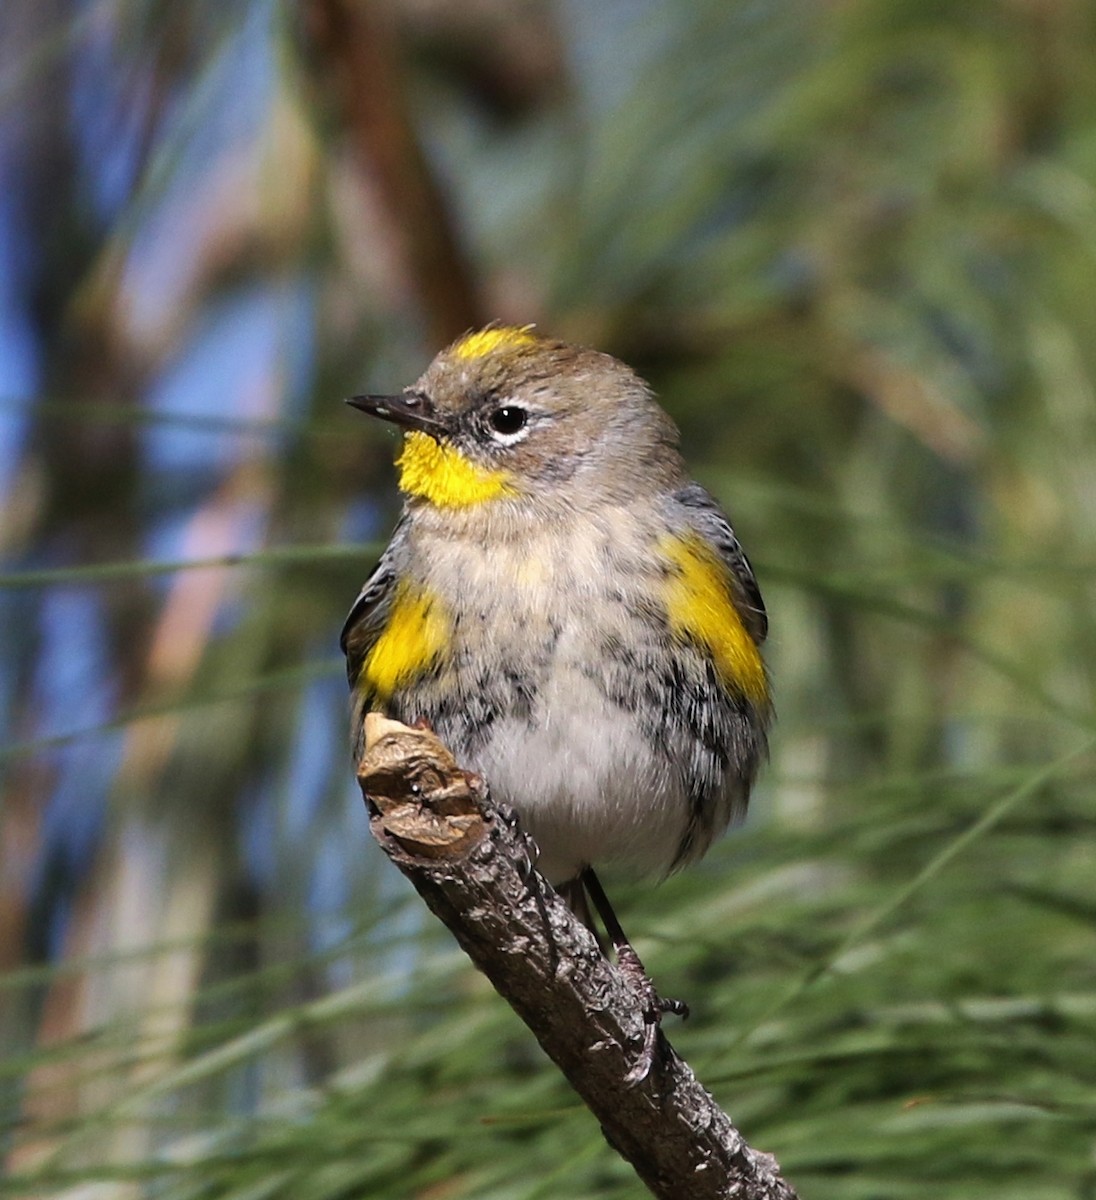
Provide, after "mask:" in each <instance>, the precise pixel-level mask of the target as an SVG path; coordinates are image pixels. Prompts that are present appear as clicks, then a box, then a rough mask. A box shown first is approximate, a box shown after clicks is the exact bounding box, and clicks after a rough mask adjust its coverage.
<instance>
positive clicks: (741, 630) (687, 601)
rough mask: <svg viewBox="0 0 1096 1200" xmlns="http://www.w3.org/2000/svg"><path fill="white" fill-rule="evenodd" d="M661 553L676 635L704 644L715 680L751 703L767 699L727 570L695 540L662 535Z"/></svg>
mask: <svg viewBox="0 0 1096 1200" xmlns="http://www.w3.org/2000/svg"><path fill="white" fill-rule="evenodd" d="M658 549H659V551H660V553H661V554H662V555H663V556H664V557H665V558H667V559H669V561H670V562H671V563H672V564H673V565H674V568H675V570H674V572H673V574H672V575H671V576H670V577H669V579H668V580H667V581H666V612H667V615H668V616H669V618H670V628H671V629H672V630H673V632H674V634H675V635H676V636H678V637H685V638H688V639H689V640H690V641H692V642H696V643H698V644H699V645H700V646H703V647H704V648H705V649H706V650H707V651H708V653H709V654H711V656H712V658H713V659H714V661H715V667H716V670H717V671H718V672H719V675H720V678H721V679H722V680H723V682H724V683H725V684H726V685H727V686H728V687H729V688H731V689H732V690H734V691H736V692H739V693H740V694H742V695H744V696H745V697H746V698H747V699H748V700H752V701H753V702H754V703H755V704H764V703H766V702H767V700H768V695H769V688H768V683H767V681H766V679H765V664H764V663H763V662H762V660H761V652H760V651H759V650H758V648H757V643H756V642H755V641H754V640H753V638H752V637H750V634H749V631H748V630H747V629H746V626H745V625H744V624H743V623H742V618H741V617H740V616H739V615H738V609H736V608H735V605H734V601H733V599H732V598H731V597H732V584H731V580H730V577H729V575H728V572H727V568H726V567H724V565H723V564H722V563H721V562H720V561H719V559H718V558H717V557H716V555H715V554H714V553H713V552H712V551H711V550H709V549H708V547H707V546H706V545H705V544H704V543H703V542H702V541H701V540H700V538H698V537H695V536H693V537H684V538H678V537H665V538H662V539H661V541H660V542H659V546H658Z"/></svg>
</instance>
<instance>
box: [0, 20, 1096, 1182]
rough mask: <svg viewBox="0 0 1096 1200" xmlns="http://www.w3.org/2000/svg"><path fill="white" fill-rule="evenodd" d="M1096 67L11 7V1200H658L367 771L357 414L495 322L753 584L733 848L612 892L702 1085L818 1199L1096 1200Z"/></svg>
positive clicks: (929, 44) (385, 514)
mask: <svg viewBox="0 0 1096 1200" xmlns="http://www.w3.org/2000/svg"><path fill="white" fill-rule="evenodd" d="M378 14H380V15H379V16H378ZM385 14H388V15H390V16H391V18H392V19H391V21H389V20H387V19H385ZM343 19H345V20H346V21H347V22H348V24H346V25H345V26H340V25H339V24H338V21H339V20H343ZM355 22H359V24H355ZM370 22H375V24H373V25H372V26H370V24H369V23H370ZM339 29H343V30H344V32H345V30H349V31H350V33H351V34H355V33H356V34H361V32H362V30H364V31H365V33H366V34H368V37H367V38H366V39H365V41H362V40H361V38H360V37H357V38H356V37H355V36H343V37H341V38H340V37H339V36H337V34H338V30H339ZM333 30H335V32H336V35H335V36H333V35H332V31H333ZM370 49H371V50H372V51H373V52H374V54H375V56H376V55H378V54H379V61H380V62H381V63H383V64H384V66H385V70H386V79H385V86H384V87H383V88H382V87H376V88H373V89H372V90H371V89H370V87H369V85H370V83H371V82H373V81H372V80H371V79H362V78H361V76H360V71H357V72H356V71H355V69H354V64H355V63H356V62H359V61H361V60H359V59H355V57H354V54H355V53H356V52H357V51H364V50H370ZM1094 56H1096V10H1094V9H1093V7H1092V5H1091V4H1089V3H1087V0H972V2H971V3H967V4H961V5H950V4H941V3H925V2H924V0H835V2H833V3H829V4H818V3H815V2H813V0H730V2H728V0H691V2H690V0H661V2H655V0H627V2H624V0H613V2H609V3H603V4H597V5H584V4H580V3H578V0H558V2H557V3H554V4H549V3H547V2H546V0H543V2H538V0H522V2H520V3H489V2H487V0H483V2H481V3H477V4H474V5H466V4H461V5H458V4H456V3H453V2H451V0H404V2H403V3H401V4H392V5H391V6H384V5H372V6H364V5H359V6H354V5H350V4H339V3H337V2H335V0H327V2H320V0H308V2H304V0H302V3H300V4H299V5H293V4H288V3H285V4H276V3H274V2H273V0H245V2H242V3H239V4H234V5H225V4H212V3H207V2H206V0H189V2H188V3H185V4H165V3H161V2H159V0H79V2H77V0H33V2H32V0H12V2H10V3H8V4H6V5H4V6H3V8H2V9H0V489H2V492H3V496H4V502H3V508H2V511H0V548H2V550H3V553H4V559H5V563H4V567H3V575H2V577H0V584H2V588H0V608H2V614H0V616H2V619H0V656H2V661H3V669H2V671H0V720H2V721H3V728H4V735H5V736H4V745H3V748H2V750H0V762H2V765H3V769H4V772H5V779H4V792H3V806H2V808H0V968H3V969H4V971H5V972H6V973H5V974H4V975H3V977H0V1045H3V1047H4V1051H3V1059H2V1060H0V1079H2V1081H3V1082H2V1086H0V1119H2V1121H3V1129H4V1131H5V1132H4V1139H5V1142H4V1151H5V1160H6V1164H7V1173H6V1177H5V1178H4V1179H3V1180H2V1181H0V1194H2V1195H36V1196H38V1195H49V1194H61V1193H66V1194H67V1193H71V1194H73V1195H75V1194H80V1195H90V1194H94V1195H95V1196H96V1197H103V1196H112V1197H113V1196H116V1195H117V1196H138V1195H149V1196H157V1197H170V1198H172V1200H183V1198H189V1197H234V1198H240V1200H243V1198H244V1197H247V1198H249V1200H251V1198H254V1200H258V1198H260V1197H289V1196H292V1197H293V1198H294V1200H311V1198H313V1197H315V1198H316V1200H319V1198H321V1197H322V1198H329V1197H349V1196H370V1197H415V1198H417V1200H459V1198H460V1197H476V1198H478V1200H534V1198H535V1197H549V1196H557V1195H566V1196H571V1197H582V1198H586V1197H589V1198H593V1197H597V1198H599V1200H601V1198H606V1200H607V1198H610V1197H625V1196H636V1195H638V1194H639V1190H640V1189H639V1185H638V1184H637V1183H636V1181H635V1180H634V1178H633V1177H632V1176H631V1174H630V1172H629V1170H628V1168H626V1167H625V1166H624V1165H623V1164H622V1163H620V1162H619V1161H617V1159H616V1158H615V1156H614V1155H613V1154H612V1153H611V1151H609V1150H608V1148H607V1147H606V1146H605V1145H604V1142H603V1140H602V1138H601V1135H600V1133H599V1131H598V1129H597V1128H596V1126H595V1124H594V1122H593V1121H592V1120H591V1118H590V1117H589V1115H588V1114H587V1113H586V1112H585V1111H584V1110H582V1109H581V1108H580V1107H579V1106H578V1105H577V1104H576V1102H575V1100H574V1098H573V1096H572V1095H571V1094H570V1093H569V1091H568V1089H567V1088H566V1086H565V1085H564V1084H563V1083H562V1082H561V1081H560V1079H559V1078H558V1077H557V1074H556V1072H555V1071H554V1069H552V1068H551V1067H550V1066H549V1065H548V1064H547V1063H546V1061H545V1060H544V1059H543V1057H542V1056H541V1054H540V1053H539V1051H538V1050H537V1048H536V1046H535V1045H534V1044H533V1043H532V1041H531V1038H530V1036H529V1035H528V1034H527V1032H526V1031H525V1030H524V1028H523V1027H522V1026H521V1025H520V1024H519V1022H518V1021H517V1020H516V1018H515V1017H514V1016H513V1015H512V1014H511V1013H510V1012H509V1011H508V1010H507V1009H506V1008H505V1006H504V1005H503V1004H502V1002H501V1001H500V1000H498V998H497V997H495V996H494V994H493V993H492V992H491V991H490V989H489V988H488V987H487V985H486V984H485V983H484V982H483V981H482V980H481V979H480V978H479V977H477V976H476V975H475V974H474V973H473V972H472V971H471V969H470V968H469V967H467V965H466V964H465V962H464V961H463V959H462V957H461V956H460V955H459V954H458V953H457V952H456V951H455V949H454V948H453V947H452V946H451V944H450V943H449V942H448V941H447V938H446V935H445V933H444V931H442V930H439V929H436V928H433V927H432V925H431V924H430V923H429V922H428V921H427V920H426V919H425V918H424V915H423V913H422V911H421V906H420V905H419V903H418V901H417V900H416V899H415V898H413V897H409V896H408V894H407V892H406V889H405V888H404V887H403V886H402V883H401V881H399V880H397V879H396V878H394V877H393V876H394V873H393V872H392V871H391V870H390V869H388V868H387V865H386V864H384V863H382V862H380V861H379V855H377V854H376V853H375V852H374V849H373V847H372V846H371V844H370V842H369V838H368V834H367V831H366V827H365V821H364V819H363V814H362V811H361V805H360V799H358V798H356V796H355V788H354V786H353V782H352V779H351V771H350V765H349V762H348V759H347V751H346V728H345V725H346V715H345V714H346V705H345V686H344V683H343V679H342V674H341V664H340V662H339V661H338V656H337V648H336V638H337V633H338V629H339V626H340V623H341V619H342V616H343V613H344V611H345V609H346V608H347V606H348V605H349V602H350V601H351V599H352V598H353V596H354V594H355V590H356V588H357V586H358V584H359V583H360V581H361V579H362V578H364V576H365V574H366V572H367V570H368V568H369V566H370V565H371V560H372V557H373V556H374V555H375V554H376V552H377V547H378V545H379V544H380V543H381V542H383V539H384V537H385V535H386V533H387V530H388V528H389V525H390V522H391V519H392V516H393V514H394V511H395V496H394V491H393V486H392V476H391V472H390V470H389V468H388V466H387V459H388V458H389V456H390V453H391V449H392V445H391V442H390V441H389V440H388V439H387V438H386V436H385V434H384V432H383V431H380V430H376V429H373V428H367V427H366V423H365V422H361V421H360V420H358V419H357V418H356V417H355V416H354V415H353V414H350V413H347V412H345V411H344V410H343V409H342V407H341V405H340V398H341V397H342V396H345V395H349V394H351V393H353V392H357V391H361V390H366V389H369V388H373V389H375V390H383V389H384V388H390V387H393V386H400V385H402V384H403V383H406V382H408V381H410V380H411V379H412V378H414V376H415V375H416V374H417V373H418V371H419V370H420V369H421V367H422V366H423V365H424V364H425V362H426V361H427V360H428V359H429V358H430V357H431V355H432V354H433V352H434V351H435V350H436V349H437V348H438V346H437V344H436V340H437V336H438V331H439V330H440V329H443V328H446V327H447V322H448V323H449V324H451V323H452V322H453V321H454V320H456V319H457V318H456V317H455V316H454V315H453V314H459V313H461V312H474V313H477V314H478V313H480V312H483V313H486V314H488V315H491V316H498V317H500V318H503V319H507V320H515V321H528V320H536V321H537V322H538V323H539V324H540V326H541V327H542V328H543V329H545V330H547V331H550V332H553V333H557V334H560V335H563V336H567V337H571V338H574V339H576V340H582V341H585V342H588V343H590V344H595V345H598V346H599V347H601V348H604V349H607V350H611V351H613V352H615V353H617V354H619V355H620V356H622V357H624V358H626V359H627V360H628V361H630V362H632V363H633V364H634V365H635V366H636V367H637V368H639V369H640V370H641V371H642V372H643V373H645V374H646V375H647V377H648V378H650V379H651V381H652V382H653V383H654V384H655V385H656V387H657V388H658V390H659V392H660V394H661V395H662V397H663V399H664V401H665V403H666V406H667V407H668V408H669V410H670V411H671V412H672V413H673V415H674V416H675V417H676V418H677V419H678V421H679V423H680V424H681V427H682V432H683V441H684V445H685V448H686V450H687V453H688V455H689V458H690V461H691V462H692V463H693V465H694V466H695V470H696V473H697V475H698V477H699V478H701V479H702V480H703V481H704V482H705V483H706V484H708V485H709V486H710V487H712V488H713V489H714V490H715V491H716V492H717V493H718V494H719V495H720V497H721V498H722V499H723V500H724V501H725V502H726V504H727V506H728V508H729V509H730V510H731V511H732V513H733V514H734V517H735V520H736V525H737V527H738V530H739V532H740V534H741V536H742V538H743V540H744V542H745V544H746V546H747V548H748V550H749V551H750V554H751V557H752V558H753V560H754V563H755V566H756V567H757V569H758V574H759V576H760V580H761V583H762V586H763V588H764V590H765V594H766V598H767V601H768V603H769V607H770V613H771V618H772V625H773V635H772V639H771V645H770V653H769V658H770V663H771V666H772V669H773V673H774V676H775V679H776V684H777V688H778V707H779V721H778V725H777V729H776V733H775V738H774V744H773V761H772V764H771V767H770V769H769V771H768V773H767V775H766V776H765V779H764V783H763V785H762V787H761V788H760V789H759V792H758V795H757V797H756V801H755V804H754V810H753V813H752V815H751V818H750V821H749V823H748V824H747V826H746V827H745V828H744V829H743V830H740V831H738V832H737V833H735V834H734V835H733V836H731V837H729V838H728V839H726V840H725V841H724V842H723V843H722V844H721V845H720V846H719V847H718V848H717V849H716V850H715V851H714V852H713V853H712V854H711V855H710V856H709V857H708V859H706V860H705V862H704V863H703V864H701V865H700V866H699V867H697V868H695V869H693V870H691V871H690V872H688V873H686V874H683V875H681V876H677V877H674V878H673V879H671V880H669V881H667V882H666V883H665V884H663V885H661V886H660V887H658V888H655V887H652V886H651V885H650V884H649V883H634V882H633V883H628V882H627V881H619V882H617V884H616V889H615V892H614V894H615V895H617V896H618V897H619V899H620V905H621V909H622V911H623V912H624V914H625V918H626V924H627V925H628V927H629V928H630V929H631V930H633V931H634V932H635V933H636V934H638V937H637V942H638V946H639V948H640V951H641V953H643V954H644V957H645V958H646V959H647V961H648V963H649V965H650V966H651V967H652V969H653V971H654V973H655V975H656V977H657V979H658V980H659V981H660V982H661V983H662V984H663V986H664V987H665V988H666V990H668V991H669V992H671V993H672V994H675V995H682V996H685V997H687V998H688V1000H689V1001H690V1003H691V1004H692V1007H693V1012H694V1017H693V1018H692V1019H691V1020H690V1021H689V1022H688V1023H687V1024H686V1025H684V1026H681V1027H674V1028H671V1029H670V1034H671V1037H672V1038H673V1040H674V1042H675V1044H676V1045H677V1046H678V1048H679V1049H680V1051H681V1052H682V1053H683V1054H684V1055H685V1056H686V1057H687V1058H688V1059H689V1061H690V1063H691V1064H692V1065H693V1066H694V1067H695V1069H696V1070H697V1072H698V1074H699V1075H700V1076H701V1078H702V1079H704V1080H705V1081H706V1082H707V1083H708V1084H709V1086H711V1087H712V1088H713V1089H714V1091H715V1093H716V1095H717V1097H718V1098H719V1099H720V1101H721V1102H722V1103H724V1104H725V1105H726V1107H727V1108H728V1110H729V1111H730V1112H731V1114H732V1116H733V1117H734V1119H735V1120H736V1122H737V1123H738V1124H739V1126H740V1127H741V1128H742V1129H743V1131H744V1132H745V1133H746V1135H747V1136H748V1138H749V1139H750V1141H751V1142H752V1144H754V1145H756V1146H759V1147H762V1148H764V1149H767V1150H771V1151H772V1152H774V1153H775V1154H776V1155H777V1156H778V1158H779V1159H780V1162H781V1164H782V1166H783V1168H784V1170H785V1172H786V1173H787V1175H788V1176H789V1177H790V1178H791V1179H792V1180H793V1181H794V1182H795V1184H796V1185H797V1186H798V1187H799V1189H800V1190H801V1192H802V1194H803V1196H804V1198H805V1200H806V1198H808V1197H809V1198H810V1200H826V1198H827V1197H831V1198H833V1200H837V1198H840V1200H858V1198H863V1200H869V1198H870V1200H903V1198H906V1197H910V1198H912V1197H921V1196H926V1195H931V1196H934V1197H941V1198H945V1197H951V1198H954V1200H977V1198H979V1197H986V1198H987V1200H988V1198H990V1197H992V1198H993V1200H1066V1198H1083V1197H1091V1196H1093V1195H1096V1165H1094V1164H1096V1158H1094V1150H1096V1083H1094V1081H1096V890H1094V887H1093V880H1094V879H1096V802H1094V801H1093V775H1094V768H1096V760H1094V758H1093V754H1092V739H1093V736H1094V732H1096V717H1094V715H1093V703H1092V699H1093V683H1094V671H1096V620H1094V615H1093V614H1094V612H1096V603H1094V600H1096V595H1094V586H1093V584H1094V577H1096V537H1094V533H1096V530H1094V526H1096V396H1094V388H1096V306H1094V305H1093V303H1092V300H1091V291H1092V279H1093V277H1094V268H1096V72H1094V71H1093V70H1092V62H1093V61H1094ZM389 74H390V78H389V77H388V76H389ZM363 96H364V99H363V98H362V97H363ZM370 103H373V104H382V105H388V106H389V108H388V109H386V110H385V111H384V112H382V113H381V116H385V117H387V118H390V117H391V116H392V114H393V113H395V115H396V116H397V117H401V119H402V121H403V135H402V136H404V137H405V138H406V137H410V138H411V139H412V141H411V142H405V143H404V144H403V145H402V149H403V150H404V151H407V153H406V154H404V156H403V157H402V158H400V156H399V154H398V153H395V152H396V151H399V150H400V149H401V147H400V145H399V144H397V145H395V147H393V146H392V145H389V144H388V143H386V142H384V140H383V139H384V138H385V137H387V136H389V134H390V132H391V130H392V129H393V128H396V129H397V131H398V130H399V128H400V122H399V121H396V122H395V125H393V123H392V121H391V120H388V122H387V123H386V122H385V121H384V120H380V119H379V118H378V114H377V110H376V109H375V108H374V109H371V108H370V107H369V105H370ZM355 105H357V107H355ZM371 121H372V122H373V124H372V125H371V124H370V122H371ZM370 129H372V133H371V132H370ZM378 129H380V130H381V133H380V134H378V133H377V130H378ZM385 131H388V132H387V133H386V132H385ZM388 151H393V153H392V154H389V153H388ZM394 164H395V165H394ZM397 168H398V170H399V171H403V172H407V171H409V172H411V174H410V176H406V175H400V176H399V179H401V180H402V179H405V178H411V179H412V180H415V179H418V180H419V182H420V183H423V180H425V183H423V195H424V196H426V197H427V202H430V197H431V196H432V198H433V199H432V202H433V203H435V204H436V205H437V206H438V207H437V210H436V213H435V214H434V215H435V216H436V218H437V221H438V222H439V227H444V229H445V230H446V231H447V232H448V236H450V237H451V239H452V242H453V247H452V248H453V252H454V259H453V261H454V263H455V266H453V267H452V269H451V271H450V273H449V274H448V275H447V276H445V277H444V278H439V277H438V273H437V271H434V274H433V277H432V278H429V279H428V280H427V281H426V283H424V282H423V278H422V273H423V271H425V273H426V275H427V276H429V275H430V272H431V262H432V261H433V260H431V259H430V258H429V257H427V258H426V259H425V260H422V261H419V262H418V268H419V270H418V273H416V270H415V269H413V268H414V261H413V260H414V247H415V245H416V241H415V238H416V235H417V234H421V233H423V230H422V229H421V228H420V229H417V230H416V229H415V228H414V223H415V222H416V221H419V220H420V219H421V214H420V213H419V212H418V211H417V210H416V211H412V209H413V208H414V206H413V205H410V204H408V205H407V206H406V211H404V209H403V208H402V207H401V205H400V203H399V199H400V197H401V196H402V195H404V194H405V193H404V190H403V185H401V186H395V185H394V179H395V178H396V176H394V175H393V172H394V171H396V170H397ZM416 171H419V172H420V174H419V175H416V174H415V172H416ZM422 172H425V175H423V174H422ZM415 186H418V185H417V184H416V185H415ZM431 188H432V189H433V190H431ZM434 232H435V233H436V232H437V231H436V230H435V231H434ZM409 247H410V249H409ZM447 280H448V283H447ZM447 287H448V289H449V293H448V294H444V293H446V288H447ZM439 296H441V298H440V299H439ZM451 332H453V333H456V332H459V329H453V330H452V331H451ZM195 560H200V561H201V564H202V565H201V566H200V567H194V568H190V569H185V568H182V567H180V565H179V564H180V562H185V561H195ZM91 1188H93V1189H94V1191H93V1193H92V1191H90V1190H88V1189H91Z"/></svg>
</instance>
